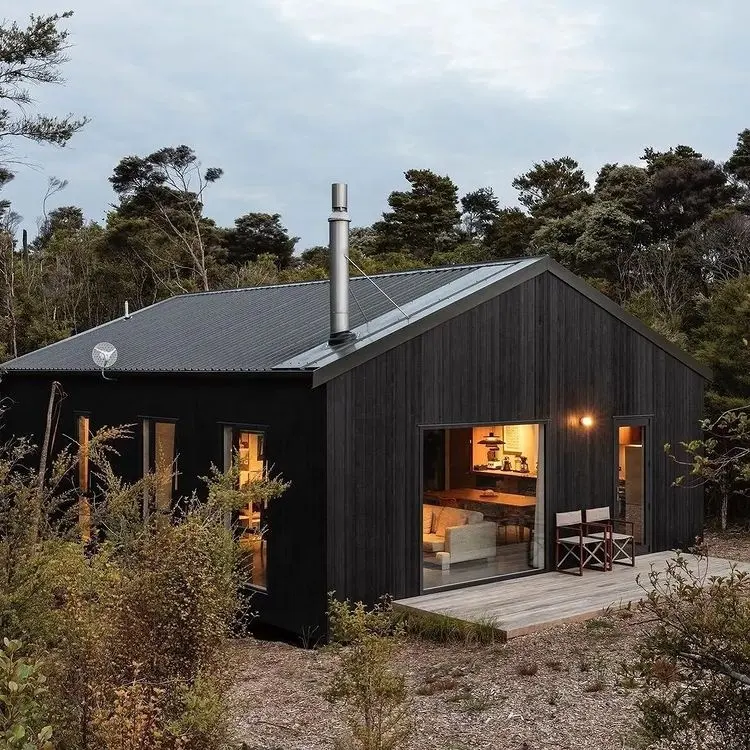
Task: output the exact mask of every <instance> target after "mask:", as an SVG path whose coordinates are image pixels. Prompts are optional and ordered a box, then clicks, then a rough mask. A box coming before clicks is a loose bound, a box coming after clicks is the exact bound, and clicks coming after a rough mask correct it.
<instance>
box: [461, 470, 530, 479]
mask: <svg viewBox="0 0 750 750" xmlns="http://www.w3.org/2000/svg"><path fill="white" fill-rule="evenodd" d="M472 472H473V473H474V474H487V475H488V476H491V477H521V478H524V479H536V474H534V473H533V472H531V471H504V470H503V469H472Z"/></svg>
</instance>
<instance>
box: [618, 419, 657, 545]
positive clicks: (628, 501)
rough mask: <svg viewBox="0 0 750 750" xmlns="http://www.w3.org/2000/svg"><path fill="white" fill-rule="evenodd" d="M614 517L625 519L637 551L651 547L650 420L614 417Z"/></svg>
mask: <svg viewBox="0 0 750 750" xmlns="http://www.w3.org/2000/svg"><path fill="white" fill-rule="evenodd" d="M614 461H615V490H614V508H613V516H614V518H616V519H618V520H620V521H624V522H625V524H626V526H627V527H628V530H630V529H631V524H632V533H633V536H634V538H635V544H636V551H637V552H638V554H644V553H646V552H648V551H649V550H650V548H651V517H652V512H651V488H652V481H651V453H650V420H649V419H648V418H647V417H634V418H630V417H621V418H616V419H615V456H614Z"/></svg>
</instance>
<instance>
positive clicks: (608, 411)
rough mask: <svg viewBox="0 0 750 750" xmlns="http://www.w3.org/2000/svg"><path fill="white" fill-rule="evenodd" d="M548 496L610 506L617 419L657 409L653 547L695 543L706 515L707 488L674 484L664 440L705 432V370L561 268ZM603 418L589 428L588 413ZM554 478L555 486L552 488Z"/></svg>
mask: <svg viewBox="0 0 750 750" xmlns="http://www.w3.org/2000/svg"><path fill="white" fill-rule="evenodd" d="M548 279H549V302H550V321H551V326H550V357H551V359H550V362H551V365H550V375H551V398H550V416H551V420H552V421H551V429H550V433H551V434H552V436H553V440H552V441H551V442H550V441H548V463H547V477H548V497H550V496H552V497H554V500H553V502H554V505H555V507H556V508H557V509H559V510H574V509H576V508H581V507H584V508H585V507H595V506H599V505H607V504H609V503H610V502H611V499H612V493H613V488H614V481H615V476H614V472H615V461H614V456H613V445H614V439H615V437H614V423H613V419H612V417H615V416H621V417H624V416H649V417H650V418H651V421H650V435H649V437H650V455H649V456H648V459H649V460H650V462H651V472H652V479H651V484H652V486H651V493H652V494H651V502H652V511H651V534H650V537H651V538H650V540H649V541H650V545H651V549H652V551H661V550H665V549H669V548H671V547H673V546H676V545H681V544H683V543H684V542H686V541H692V540H693V538H694V537H695V535H697V534H699V533H700V530H701V525H702V520H703V496H702V491H701V490H699V489H698V490H686V489H683V488H677V487H673V486H672V483H673V481H674V479H675V477H676V476H677V473H678V472H677V467H676V466H675V465H674V463H673V462H672V461H671V460H670V459H669V457H668V456H667V455H666V453H665V451H664V445H665V444H666V443H670V444H672V445H677V444H678V443H679V442H681V441H685V440H689V439H693V438H695V437H697V436H698V435H699V433H700V430H699V427H698V421H699V419H700V417H701V414H702V412H703V387H704V381H703V377H702V376H701V375H700V374H698V373H697V372H695V371H693V370H691V369H690V368H689V367H687V366H686V365H685V364H683V363H682V362H680V361H679V360H677V359H675V358H674V357H672V356H671V355H670V354H668V353H667V352H665V351H664V350H663V349H661V348H660V347H658V346H657V345H656V344H654V343H653V342H652V341H650V340H649V339H647V338H645V337H644V336H642V335H641V334H639V333H638V332H637V331H635V330H633V329H632V328H630V327H629V326H628V325H626V324H625V323H623V322H622V321H621V320H619V319H618V318H616V317H614V316H613V315H610V314H609V313H608V312H606V311H605V310H603V309H602V308H600V307H598V306H597V305H596V304H595V303H593V302H592V301H591V300H589V299H588V298H587V297H585V296H584V295H582V294H581V293H579V292H578V291H576V290H575V289H573V288H572V287H570V286H569V285H568V284H566V283H565V282H564V281H562V280H560V279H558V278H557V277H555V276H553V275H552V274H548ZM584 412H586V413H590V414H592V416H593V417H594V420H595V423H594V427H593V428H592V429H590V430H583V429H582V428H581V427H580V425H579V424H578V421H577V420H578V418H579V417H580V416H581V414H582V413H584ZM553 482H554V486H550V485H551V484H552V483H553Z"/></svg>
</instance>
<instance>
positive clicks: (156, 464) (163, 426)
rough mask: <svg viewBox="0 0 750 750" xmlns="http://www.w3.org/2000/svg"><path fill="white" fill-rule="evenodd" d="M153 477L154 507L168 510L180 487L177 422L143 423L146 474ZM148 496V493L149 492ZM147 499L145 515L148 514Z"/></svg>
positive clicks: (150, 421)
mask: <svg viewBox="0 0 750 750" xmlns="http://www.w3.org/2000/svg"><path fill="white" fill-rule="evenodd" d="M149 473H153V474H154V493H153V497H154V506H155V508H156V510H163V511H168V510H169V509H170V508H171V507H172V498H173V493H174V490H175V489H176V487H177V476H178V474H177V455H176V453H175V423H174V422H168V421H166V420H165V421H159V420H155V419H144V420H143V475H144V476H146V475H147V474H149ZM146 494H148V493H146ZM149 510H150V509H149V508H148V497H146V496H144V515H148V511H149Z"/></svg>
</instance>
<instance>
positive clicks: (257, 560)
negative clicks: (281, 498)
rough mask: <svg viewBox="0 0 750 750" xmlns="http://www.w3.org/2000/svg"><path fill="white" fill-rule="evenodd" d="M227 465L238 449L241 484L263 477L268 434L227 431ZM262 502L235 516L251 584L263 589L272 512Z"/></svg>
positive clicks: (265, 582) (229, 428)
mask: <svg viewBox="0 0 750 750" xmlns="http://www.w3.org/2000/svg"><path fill="white" fill-rule="evenodd" d="M224 445H225V459H224V460H225V467H226V468H229V465H230V463H231V460H232V455H233V452H236V455H237V462H238V468H239V484H240V487H241V488H242V487H246V486H247V485H248V484H249V483H250V482H252V481H254V480H258V479H262V478H263V476H264V474H265V470H266V459H265V437H264V435H263V433H262V432H251V431H247V430H235V429H233V428H231V427H227V428H226V431H225V440H224ZM267 510H268V509H267V507H265V506H264V505H263V504H262V503H261V502H260V501H257V502H253V503H251V504H249V505H247V506H246V507H245V508H241V509H240V510H239V511H238V512H236V513H235V514H234V516H233V518H232V523H233V525H234V527H235V529H236V530H237V534H238V536H239V544H240V550H241V552H242V555H243V557H244V560H245V563H246V569H247V571H248V574H249V576H250V583H251V584H252V585H253V586H255V587H257V588H260V589H265V588H266V585H267V575H266V568H267V546H268V545H267V538H266V537H267V531H268V513H267Z"/></svg>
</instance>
